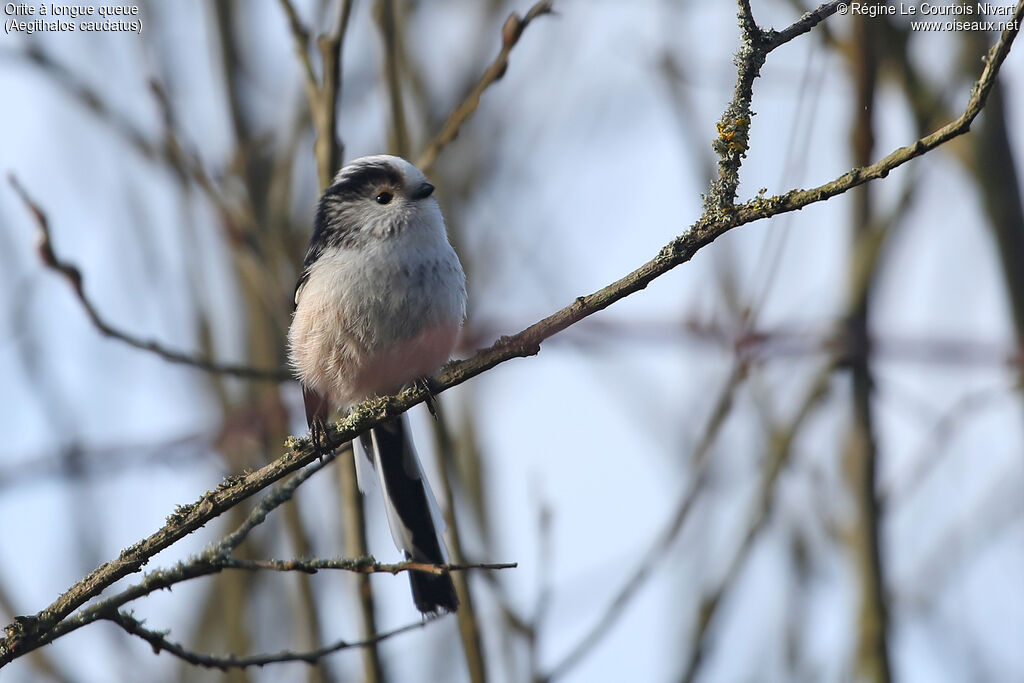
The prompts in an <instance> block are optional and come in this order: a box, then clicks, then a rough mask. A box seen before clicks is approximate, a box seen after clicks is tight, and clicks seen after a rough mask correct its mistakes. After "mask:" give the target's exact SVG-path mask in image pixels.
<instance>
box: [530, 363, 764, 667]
mask: <svg viewBox="0 0 1024 683" xmlns="http://www.w3.org/2000/svg"><path fill="white" fill-rule="evenodd" d="M746 375H747V368H746V366H745V365H744V364H742V363H738V364H737V365H736V366H735V367H734V368H733V370H732V372H731V373H730V375H729V378H728V380H727V381H726V382H725V384H724V385H723V386H722V390H721V392H720V393H719V395H718V397H717V398H716V400H715V404H714V407H713V408H712V410H711V415H710V417H709V419H708V423H707V425H706V426H705V428H704V431H703V434H702V435H701V439H700V442H699V443H698V444H697V446H696V448H695V449H694V459H693V460H694V462H693V467H694V472H693V474H692V476H691V479H690V483H689V485H688V486H687V487H686V490H685V491H684V493H683V495H682V496H681V497H680V498H679V503H678V504H677V505H676V507H675V511H674V512H673V514H672V517H671V518H670V519H669V521H668V523H667V524H666V525H665V526H664V528H663V530H662V531H661V533H659V534H658V535H657V537H656V538H655V540H654V543H652V544H651V546H650V549H649V550H648V551H647V553H646V554H645V555H644V557H643V559H642V560H641V561H640V562H639V563H638V564H637V567H636V569H635V570H634V571H633V573H632V574H630V576H629V578H627V579H626V581H624V582H623V584H622V587H621V588H620V589H619V592H618V593H616V595H615V597H614V598H613V599H612V600H611V602H610V603H608V606H607V607H606V608H605V610H604V612H603V613H602V615H601V617H599V618H598V619H597V621H595V622H594V625H593V626H591V628H590V629H589V630H588V631H587V632H586V633H585V634H584V635H583V636H582V637H581V638H580V639H579V640H578V641H576V645H574V646H573V647H572V648H570V650H569V652H568V653H567V654H566V655H565V656H564V657H563V658H562V659H561V660H559V661H558V663H557V664H555V665H554V666H553V667H552V668H551V670H550V672H549V673H548V674H547V675H546V676H542V677H538V678H539V680H541V681H545V682H550V681H553V680H555V679H557V678H559V677H561V676H563V675H564V674H566V673H568V672H569V670H571V669H572V668H573V667H574V666H576V664H577V663H579V661H580V660H582V659H583V658H584V657H585V656H586V655H587V654H589V653H590V652H591V651H592V650H593V649H594V648H595V647H596V646H597V645H598V644H599V643H600V642H601V639H602V638H603V637H604V636H605V634H607V633H608V631H609V630H610V629H611V627H612V626H614V625H615V623H616V620H617V619H618V617H619V616H620V615H621V614H622V610H623V609H625V607H626V605H628V604H629V602H630V601H631V600H632V599H633V597H634V596H636V595H637V593H638V592H639V590H640V588H641V587H642V586H643V584H644V583H645V582H646V580H647V579H648V578H649V577H650V576H651V575H652V574H653V572H654V569H655V567H656V566H657V565H658V563H659V562H660V561H662V560H664V559H666V558H667V557H668V548H669V547H670V546H671V544H672V542H673V541H674V540H675V539H676V537H677V536H679V533H680V532H681V531H682V529H683V526H684V524H685V523H686V520H687V519H689V516H690V511H691V510H692V509H693V506H694V504H695V503H696V502H697V497H698V496H699V495H700V493H701V491H702V490H703V488H704V483H705V480H706V478H707V469H708V465H707V462H708V461H707V456H708V453H709V452H710V451H711V446H712V445H713V444H714V442H715V440H716V439H717V437H718V433H719V431H720V430H721V427H722V425H723V424H724V423H725V419H726V418H727V417H728V416H729V414H730V412H731V410H732V405H733V400H734V399H735V396H736V391H737V390H738V389H739V387H740V384H741V383H742V382H743V380H744V379H745V378H746Z"/></svg>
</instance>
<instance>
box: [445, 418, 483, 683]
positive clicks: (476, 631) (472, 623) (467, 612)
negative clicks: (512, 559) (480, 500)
mask: <svg viewBox="0 0 1024 683" xmlns="http://www.w3.org/2000/svg"><path fill="white" fill-rule="evenodd" d="M432 411H433V413H434V421H433V426H434V442H435V443H436V444H437V464H438V469H439V470H440V479H441V493H442V500H443V502H444V506H445V511H446V514H445V523H446V524H447V526H448V534H447V535H448V550H449V552H450V553H451V556H452V559H453V560H454V561H455V562H462V561H463V558H464V557H465V553H464V552H463V546H462V531H461V528H460V525H459V520H458V517H457V516H456V515H455V494H454V493H453V488H454V487H453V486H452V479H454V478H455V477H457V476H458V472H457V470H456V468H455V467H454V463H455V457H454V451H455V442H454V440H453V439H452V434H451V430H450V429H449V428H448V420H447V416H446V414H445V412H444V411H443V410H442V409H441V405H440V403H439V402H437V403H436V404H435V405H434V406H433V409H432ZM452 580H453V582H454V583H455V590H456V593H457V595H458V598H459V609H458V610H457V611H456V612H455V618H456V620H457V621H458V623H459V637H460V639H461V640H462V650H463V654H464V655H465V658H466V670H467V671H468V673H469V679H470V681H472V683H485V681H486V680H487V667H486V663H485V662H486V658H485V657H484V646H483V640H482V639H481V637H480V619H479V618H478V617H477V608H476V601H475V599H474V598H475V596H474V594H473V593H472V592H471V591H470V589H469V578H468V577H467V576H466V575H464V574H455V575H453V576H452Z"/></svg>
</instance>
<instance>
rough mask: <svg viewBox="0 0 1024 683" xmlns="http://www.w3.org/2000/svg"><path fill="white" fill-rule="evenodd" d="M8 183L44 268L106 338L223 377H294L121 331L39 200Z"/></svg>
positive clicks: (12, 178)
mask: <svg viewBox="0 0 1024 683" xmlns="http://www.w3.org/2000/svg"><path fill="white" fill-rule="evenodd" d="M7 181H8V182H9V183H10V184H11V187H13V188H14V191H15V192H16V193H17V195H18V197H19V198H20V199H21V201H22V203H23V204H25V207H26V208H27V209H28V210H29V211H30V212H31V213H32V216H33V218H34V219H35V221H36V225H37V227H38V228H39V240H38V243H37V248H38V250H39V258H40V259H41V260H42V262H43V265H45V266H46V267H47V268H50V269H51V270H53V271H55V272H57V273H58V274H60V275H61V276H63V277H64V279H65V280H67V282H68V283H69V284H70V285H71V287H72V289H73V290H74V291H75V295H76V296H77V297H78V300H79V302H81V304H82V307H83V308H84V309H85V313H86V315H87V316H88V317H89V320H90V321H91V322H92V324H93V326H94V327H96V329H97V330H99V331H100V333H101V334H103V335H104V336H106V337H111V338H113V339H117V340H119V341H122V342H124V343H125V344H128V345H129V346H132V347H135V348H137V349H142V350H143V351H149V352H150V353H153V354H156V355H157V356H159V357H160V358H162V359H164V360H166V361H168V362H171V363H179V364H181V365H188V366H190V367H194V368H197V369H199V370H204V371H206V372H213V373H217V374H223V375H232V376H234V377H244V378H246V379H254V380H266V381H272V382H284V381H287V380H289V379H290V378H291V375H290V373H289V372H287V371H286V370H263V369H260V368H251V367H249V366H246V365H234V364H230V363H218V362H216V361H212V360H210V359H208V358H202V357H199V356H194V355H191V354H187V353H183V352H181V351H175V350H173V349H169V348H167V347H166V346H164V345H163V344H161V343H160V342H158V341H155V340H152V339H143V338H141V337H136V336H135V335H132V334H129V333H128V332H125V331H123V330H119V329H117V328H115V327H114V326H112V325H111V324H109V323H108V322H107V321H106V320H104V319H103V317H102V316H101V315H100V313H99V311H98V310H97V309H96V306H95V305H93V303H92V301H91V300H90V299H89V297H88V296H87V295H86V293H85V287H84V284H83V277H82V272H81V271H80V270H79V269H78V268H77V267H76V266H74V265H72V264H71V263H68V262H67V261H62V260H61V259H60V258H58V256H57V254H56V252H55V251H54V249H53V241H52V239H51V235H50V225H49V221H48V220H47V218H46V214H45V213H43V210H42V209H41V208H40V207H39V205H38V204H36V202H35V201H33V200H32V198H31V197H29V195H28V193H27V192H26V191H25V188H24V187H22V185H21V183H20V182H19V181H18V179H17V177H15V175H14V174H13V173H8V174H7Z"/></svg>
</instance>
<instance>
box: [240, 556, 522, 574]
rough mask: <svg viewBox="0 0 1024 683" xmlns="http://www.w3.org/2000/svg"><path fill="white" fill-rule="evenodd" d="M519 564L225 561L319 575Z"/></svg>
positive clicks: (440, 570) (513, 564) (436, 571)
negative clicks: (337, 571)
mask: <svg viewBox="0 0 1024 683" xmlns="http://www.w3.org/2000/svg"><path fill="white" fill-rule="evenodd" d="M518 566H519V563H517V562H496V563H486V562H452V563H449V564H431V563H429V562H412V561H409V562H395V563H393V564H382V563H380V562H377V561H375V560H374V559H373V558H372V557H361V558H356V559H350V558H345V557H339V558H334V559H323V558H319V557H315V558H311V559H295V560H237V559H235V558H229V559H228V560H226V561H225V562H224V567H225V568H226V569H251V570H270V571H275V572H305V573H307V574H316V573H317V572H318V571H320V570H321V569H340V570H344V571H347V572H353V573H356V574H400V573H402V572H411V571H417V572H426V573H428V574H444V573H446V572H450V571H452V572H457V571H466V570H468V569H489V570H496V569H515V568H516V567H518Z"/></svg>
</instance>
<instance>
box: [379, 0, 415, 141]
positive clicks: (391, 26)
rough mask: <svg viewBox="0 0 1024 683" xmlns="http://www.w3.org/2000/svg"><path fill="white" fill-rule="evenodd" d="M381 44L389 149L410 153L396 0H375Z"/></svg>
mask: <svg viewBox="0 0 1024 683" xmlns="http://www.w3.org/2000/svg"><path fill="white" fill-rule="evenodd" d="M373 9H374V14H375V16H376V19H377V27H378V30H379V31H380V37H381V42H382V43H383V44H384V82H385V83H387V88H388V100H389V101H390V103H391V144H389V145H388V147H389V148H390V149H389V151H390V152H391V153H393V154H396V155H398V156H400V157H406V156H408V154H409V127H408V125H407V124H406V119H405V102H404V101H403V99H402V75H401V73H400V70H399V67H400V65H401V63H402V59H401V52H402V47H401V27H400V25H399V22H398V17H397V13H398V12H397V9H398V8H397V7H396V6H395V0H377V2H376V3H375V4H374V6H373Z"/></svg>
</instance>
